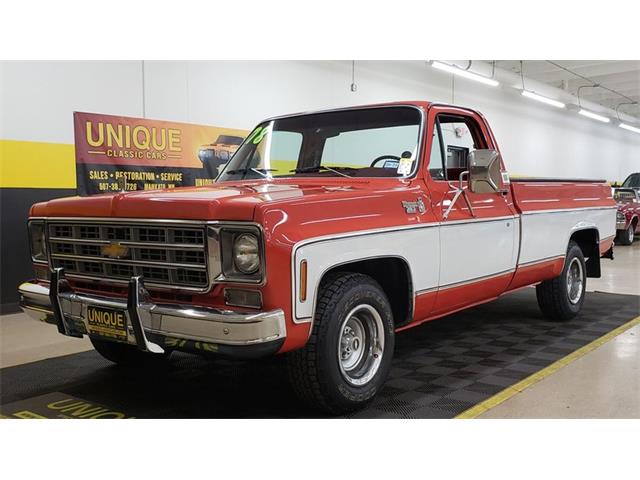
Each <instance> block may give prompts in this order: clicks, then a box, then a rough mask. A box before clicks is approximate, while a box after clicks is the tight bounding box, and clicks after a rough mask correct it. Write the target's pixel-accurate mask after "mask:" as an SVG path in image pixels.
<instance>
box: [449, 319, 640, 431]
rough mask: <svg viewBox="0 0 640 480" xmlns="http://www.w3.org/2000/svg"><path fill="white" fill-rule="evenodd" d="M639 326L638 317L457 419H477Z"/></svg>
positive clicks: (481, 403)
mask: <svg viewBox="0 0 640 480" xmlns="http://www.w3.org/2000/svg"><path fill="white" fill-rule="evenodd" d="M639 324H640V317H636V318H634V319H633V320H630V321H629V322H627V323H625V324H623V325H620V326H619V327H618V328H616V329H615V330H611V331H610V332H609V333H607V334H605V335H603V336H602V337H600V338H598V339H596V340H594V341H593V342H591V343H588V344H586V345H585V346H584V347H581V348H579V349H578V350H576V351H574V352H572V353H570V354H569V355H567V356H566V357H563V358H561V359H560V360H557V361H556V362H554V363H552V364H551V365H549V366H547V367H545V368H543V369H542V370H540V371H538V372H536V373H534V374H532V375H530V376H528V377H527V378H525V379H524V380H521V381H519V382H518V383H516V384H514V385H511V386H510V387H507V388H505V389H504V390H502V391H501V392H498V393H496V394H495V395H494V396H493V397H490V398H488V399H486V400H485V401H483V402H480V403H478V404H477V405H474V406H473V407H471V408H470V409H468V410H465V411H464V412H462V413H461V414H459V415H458V416H457V417H455V418H476V417H477V416H478V415H481V414H483V413H484V412H486V411H487V410H491V409H492V408H493V407H496V406H498V405H500V404H501V403H502V402H504V401H506V400H508V399H510V398H511V397H513V396H514V395H516V394H518V393H520V392H522V391H523V390H525V389H526V388H529V387H530V386H531V385H533V384H534V383H538V382H539V381H540V380H542V379H543V378H545V377H548V376H549V375H551V374H552V373H555V372H557V371H558V370H560V369H561V368H564V367H566V366H567V365H569V364H570V363H572V362H575V361H576V360H578V359H579V358H580V357H583V356H585V355H586V354H587V353H589V352H591V351H593V350H595V349H596V348H598V347H599V346H601V345H604V344H605V343H607V342H608V341H609V340H612V339H613V338H615V337H617V336H618V335H620V334H621V333H624V332H626V331H627V330H629V329H630V328H631V327H635V326H636V325H639Z"/></svg>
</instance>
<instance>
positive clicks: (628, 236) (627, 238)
mask: <svg viewBox="0 0 640 480" xmlns="http://www.w3.org/2000/svg"><path fill="white" fill-rule="evenodd" d="M634 234H635V227H634V225H633V223H630V224H629V227H628V228H627V229H626V230H618V234H617V238H616V240H617V241H618V243H619V244H620V245H631V244H632V243H633V237H634Z"/></svg>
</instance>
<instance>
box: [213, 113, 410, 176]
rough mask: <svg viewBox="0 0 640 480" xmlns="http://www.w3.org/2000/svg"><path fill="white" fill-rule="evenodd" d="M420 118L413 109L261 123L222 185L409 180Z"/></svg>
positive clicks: (226, 171)
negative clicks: (292, 179) (270, 180)
mask: <svg viewBox="0 0 640 480" xmlns="http://www.w3.org/2000/svg"><path fill="white" fill-rule="evenodd" d="M420 122H421V114H420V111H419V110H417V109H415V108H412V107H385V108H370V109H354V110H344V111H336V112H326V113H316V114H310V115H299V116H295V117H289V118H282V119H277V120H272V121H270V122H265V123H262V124H260V125H258V126H257V127H256V128H255V129H254V130H253V131H252V132H251V133H250V134H249V136H248V137H247V138H246V140H245V141H244V143H243V144H242V146H241V147H240V148H239V149H238V151H237V152H236V153H235V155H234V156H233V157H232V158H231V160H230V161H229V163H228V164H227V165H226V167H225V169H224V170H223V172H222V173H221V174H220V176H219V177H218V179H217V181H218V182H225V181H237V180H245V179H259V178H276V177H309V176H314V177H317V176H322V177H407V176H410V175H412V174H413V172H414V171H415V170H416V168H417V163H418V162H417V161H416V159H417V157H418V143H419V132H420Z"/></svg>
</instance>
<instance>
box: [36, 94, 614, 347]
mask: <svg viewBox="0 0 640 480" xmlns="http://www.w3.org/2000/svg"><path fill="white" fill-rule="evenodd" d="M407 104H410V105H415V106H416V107H418V108H420V109H422V110H423V112H424V113H425V120H426V125H425V128H424V138H423V143H422V151H421V159H420V164H419V165H420V166H419V169H418V171H417V174H416V175H415V176H414V177H413V178H409V179H402V178H372V179H363V178H344V177H326V176H323V177H322V178H309V177H307V178H281V179H278V178H274V179H272V180H254V181H245V182H242V183H239V182H225V183H219V184H216V185H213V186H206V187H188V188H179V189H174V190H161V191H158V190H155V191H146V192H132V193H125V194H115V195H114V194H107V195H97V196H93V197H89V198H79V197H73V198H63V199H57V200H52V201H49V202H44V203H40V204H36V205H34V206H33V207H32V209H31V212H30V215H31V216H32V217H121V218H134V219H135V218H139V219H140V218H167V219H168V218H171V219H193V220H235V221H252V222H256V223H259V224H260V225H262V227H263V229H264V237H265V239H264V240H265V257H266V282H265V284H264V286H255V287H249V288H256V289H258V288H259V289H261V290H262V295H263V308H264V309H265V310H270V309H275V308H281V309H283V310H284V312H285V315H286V318H287V337H286V341H285V343H284V345H283V347H282V349H281V352H284V351H287V350H291V349H295V348H299V347H301V346H303V345H304V344H305V342H306V340H307V338H308V336H309V329H310V326H311V324H310V323H300V324H296V323H294V322H293V321H292V296H293V295H294V292H292V291H291V290H292V278H291V261H292V260H291V258H292V251H293V248H294V245H295V244H296V243H297V242H300V241H302V240H305V239H309V238H313V237H319V236H331V235H338V234H342V233H345V232H352V231H355V230H370V229H377V228H389V227H402V226H409V225H416V224H420V223H429V222H442V221H443V218H442V211H443V202H445V201H448V200H450V199H451V194H450V193H449V190H450V188H449V186H448V185H447V183H446V182H444V181H434V180H433V179H432V178H431V176H430V174H429V171H428V167H427V163H428V161H429V152H431V139H432V138H433V134H432V133H433V126H432V125H433V119H434V118H435V116H436V115H437V114H438V113H450V114H456V113H460V114H464V115H467V116H471V117H472V118H474V119H475V120H476V121H477V122H478V123H479V125H480V128H481V130H482V135H483V137H484V139H485V142H486V146H485V148H493V149H496V150H498V145H497V143H496V141H495V138H494V136H493V133H492V132H491V130H490V128H489V126H488V124H487V123H486V121H485V120H484V118H483V117H482V116H481V115H480V114H479V113H477V112H473V111H471V110H468V109H461V108H458V107H449V106H441V105H432V104H430V103H427V102H409V103H407V102H403V103H398V105H407ZM503 170H504V171H506V169H505V168H504V165H503ZM502 187H504V188H505V190H506V192H505V195H504V196H503V197H500V196H497V195H496V196H495V199H492V200H489V201H488V200H487V199H486V196H485V197H482V196H479V195H476V194H473V193H471V192H469V197H470V201H471V204H472V206H473V208H474V210H475V211H476V214H477V217H476V218H479V219H490V218H493V217H501V216H502V217H503V216H506V215H518V214H520V213H521V212H523V211H530V210H545V209H550V210H551V209H573V208H578V207H592V206H595V207H600V206H604V207H611V206H613V205H614V203H613V200H612V197H611V192H610V189H609V188H608V187H607V186H606V185H605V184H604V183H598V182H593V183H572V182H571V181H566V182H553V183H547V182H544V181H540V182H527V183H519V182H513V183H511V184H508V183H505V184H504V185H502ZM417 198H422V199H423V201H424V203H425V205H428V206H429V207H430V208H428V209H427V214H425V215H423V216H418V215H410V214H405V212H404V210H403V209H402V208H399V207H400V205H401V202H402V201H404V200H407V199H414V200H415V199H417ZM473 218H474V217H473V216H472V215H471V212H470V211H469V209H468V208H467V207H466V206H465V204H464V202H458V203H457V204H456V207H455V208H454V209H453V210H452V212H451V215H450V217H449V219H450V220H473ZM600 240H601V243H600V251H601V252H604V251H606V250H608V249H609V248H610V247H611V244H612V242H613V238H610V239H600ZM562 268H563V258H562V257H560V258H555V259H551V260H548V261H545V262H541V263H537V264H534V265H527V266H524V267H521V268H518V269H517V270H516V271H515V272H510V273H507V274H504V275H499V276H495V277H493V278H490V279H485V280H482V281H479V282H476V283H472V284H471V285H469V284H466V285H461V286H458V287H452V288H446V289H441V290H437V289H436V290H434V291H431V292H426V293H424V294H418V295H416V298H415V308H414V314H413V320H412V321H411V322H410V323H409V324H407V325H405V326H403V327H402V329H405V328H409V327H411V326H415V325H418V324H420V323H422V322H424V321H426V320H429V319H432V318H436V317H441V316H443V315H447V314H449V313H452V312H454V311H457V310H461V309H463V308H467V307H469V306H472V305H476V304H479V303H483V302H486V301H489V300H492V299H494V298H496V297H498V296H500V295H502V294H503V293H505V292H507V291H511V290H514V289H517V288H522V287H523V286H527V285H532V284H536V283H539V282H540V281H543V280H546V279H549V278H553V277H555V276H557V275H558V274H559V273H560V272H561V270H562ZM72 284H73V285H74V287H75V288H77V289H78V290H85V291H90V288H91V286H90V285H87V284H81V283H78V282H72ZM224 286H226V285H216V286H215V287H214V288H213V289H212V290H211V291H210V292H209V293H207V294H204V295H194V294H185V295H180V296H178V295H174V297H175V298H174V301H176V302H183V303H192V304H198V305H209V306H218V307H226V306H225V304H224V299H223V296H222V289H223V287H224ZM470 287H473V288H470ZM243 288H247V287H246V286H244V287H243ZM100 293H101V294H102V295H105V294H112V295H121V296H124V295H126V292H125V291H124V290H123V289H121V290H118V289H114V291H113V292H112V293H105V292H104V291H101V292H100ZM151 294H152V297H153V298H154V299H164V298H166V296H167V295H163V294H160V293H159V292H154V291H151Z"/></svg>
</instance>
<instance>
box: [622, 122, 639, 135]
mask: <svg viewBox="0 0 640 480" xmlns="http://www.w3.org/2000/svg"><path fill="white" fill-rule="evenodd" d="M618 126H619V127H620V128H624V129H625V130H629V131H631V132H636V133H640V128H638V127H634V126H632V125H627V124H626V123H621V124H620V125H618Z"/></svg>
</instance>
